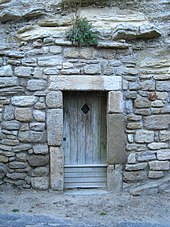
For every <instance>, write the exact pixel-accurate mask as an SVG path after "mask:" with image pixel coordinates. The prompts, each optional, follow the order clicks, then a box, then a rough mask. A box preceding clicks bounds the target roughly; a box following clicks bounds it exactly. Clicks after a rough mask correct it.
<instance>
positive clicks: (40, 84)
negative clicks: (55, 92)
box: [27, 79, 47, 91]
mask: <svg viewBox="0 0 170 227" xmlns="http://www.w3.org/2000/svg"><path fill="white" fill-rule="evenodd" d="M46 87H47V81H45V80H36V79H34V80H29V81H28V83H27V89H28V90H29V91H42V90H45V88H46Z"/></svg>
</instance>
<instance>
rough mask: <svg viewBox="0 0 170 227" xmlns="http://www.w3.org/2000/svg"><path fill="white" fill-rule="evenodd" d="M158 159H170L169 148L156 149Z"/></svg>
mask: <svg viewBox="0 0 170 227" xmlns="http://www.w3.org/2000/svg"><path fill="white" fill-rule="evenodd" d="M157 158H158V160H170V149H164V150H159V151H157Z"/></svg>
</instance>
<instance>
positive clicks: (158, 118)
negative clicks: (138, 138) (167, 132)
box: [144, 114, 170, 129]
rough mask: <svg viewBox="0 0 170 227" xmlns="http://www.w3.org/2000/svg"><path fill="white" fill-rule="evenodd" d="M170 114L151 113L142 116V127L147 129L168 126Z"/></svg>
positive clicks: (165, 127)
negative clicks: (150, 114)
mask: <svg viewBox="0 0 170 227" xmlns="http://www.w3.org/2000/svg"><path fill="white" fill-rule="evenodd" d="M169 122H170V115H163V114H162V115H152V116H147V117H144V127H145V128H147V129H167V128H169Z"/></svg>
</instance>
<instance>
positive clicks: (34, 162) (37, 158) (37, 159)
mask: <svg viewBox="0 0 170 227" xmlns="http://www.w3.org/2000/svg"><path fill="white" fill-rule="evenodd" d="M27 160H28V163H29V165H30V166H32V167H36V166H46V165H48V164H49V157H48V156H47V155H34V154H33V155H29V156H28V158H27Z"/></svg>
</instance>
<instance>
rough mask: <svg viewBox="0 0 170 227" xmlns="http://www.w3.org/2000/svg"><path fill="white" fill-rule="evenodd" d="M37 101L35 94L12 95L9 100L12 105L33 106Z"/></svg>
mask: <svg viewBox="0 0 170 227" xmlns="http://www.w3.org/2000/svg"><path fill="white" fill-rule="evenodd" d="M37 101H38V98H37V97H35V96H14V97H12V98H11V102H12V104H13V105H14V106H22V107H24V106H33V105H34V104H35V103H36V102H37Z"/></svg>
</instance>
